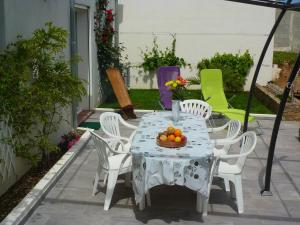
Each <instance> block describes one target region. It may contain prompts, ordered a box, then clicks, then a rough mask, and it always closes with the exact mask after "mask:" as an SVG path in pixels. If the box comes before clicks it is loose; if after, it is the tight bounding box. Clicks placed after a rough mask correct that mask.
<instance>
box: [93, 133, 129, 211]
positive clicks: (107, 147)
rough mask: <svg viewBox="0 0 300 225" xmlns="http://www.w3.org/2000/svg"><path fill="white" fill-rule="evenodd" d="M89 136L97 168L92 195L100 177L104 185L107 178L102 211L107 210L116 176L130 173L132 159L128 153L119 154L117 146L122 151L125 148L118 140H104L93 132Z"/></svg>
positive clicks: (95, 190)
mask: <svg viewBox="0 0 300 225" xmlns="http://www.w3.org/2000/svg"><path fill="white" fill-rule="evenodd" d="M91 134H92V138H93V141H94V144H95V147H96V150H97V155H98V167H97V171H96V175H95V181H94V187H93V195H95V194H96V192H97V187H98V183H99V180H100V176H101V175H104V182H103V183H104V185H105V183H106V178H107V176H108V179H107V188H106V194H105V202H104V210H108V209H109V206H110V202H111V198H112V195H113V192H114V188H115V185H116V182H117V179H118V176H119V175H120V174H125V173H130V172H131V166H132V158H131V155H130V154H128V153H126V154H120V152H119V146H121V148H122V149H124V148H125V146H124V144H123V143H122V142H121V141H120V140H118V139H104V138H102V137H100V136H99V135H98V134H96V133H94V132H93V131H91ZM126 182H128V180H127V181H126Z"/></svg>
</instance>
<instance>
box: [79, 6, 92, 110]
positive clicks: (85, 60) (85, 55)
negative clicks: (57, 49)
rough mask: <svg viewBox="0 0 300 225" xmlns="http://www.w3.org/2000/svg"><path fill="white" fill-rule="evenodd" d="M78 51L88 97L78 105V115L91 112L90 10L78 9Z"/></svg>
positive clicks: (80, 75) (80, 72) (80, 73)
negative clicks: (84, 111) (82, 112)
mask: <svg viewBox="0 0 300 225" xmlns="http://www.w3.org/2000/svg"><path fill="white" fill-rule="evenodd" d="M76 37H77V51H78V55H79V56H80V58H81V60H80V61H79V63H78V77H79V78H81V79H83V80H85V81H86V83H85V88H86V92H87V95H86V96H85V97H83V98H82V100H81V102H79V103H78V108H77V113H79V112H81V111H82V110H90V81H91V79H90V66H89V64H90V63H89V60H90V59H89V9H88V8H84V7H76Z"/></svg>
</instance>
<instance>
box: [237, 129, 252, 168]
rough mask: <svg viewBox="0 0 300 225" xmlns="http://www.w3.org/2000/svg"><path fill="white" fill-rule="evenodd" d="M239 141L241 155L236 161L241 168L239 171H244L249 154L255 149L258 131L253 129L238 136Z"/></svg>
mask: <svg viewBox="0 0 300 225" xmlns="http://www.w3.org/2000/svg"><path fill="white" fill-rule="evenodd" d="M235 140H237V142H240V144H241V147H240V157H238V159H237V160H236V162H235V165H236V166H237V167H238V168H239V170H240V171H239V173H241V172H242V170H243V168H244V165H245V162H246V159H247V156H248V155H249V154H250V153H251V152H252V151H253V150H254V148H255V146H256V142H257V138H256V133H255V132H253V131H247V132H245V133H243V134H242V135H241V136H240V137H238V138H237V139H235Z"/></svg>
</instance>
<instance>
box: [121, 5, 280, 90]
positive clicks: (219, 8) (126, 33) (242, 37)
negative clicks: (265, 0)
mask: <svg viewBox="0 0 300 225" xmlns="http://www.w3.org/2000/svg"><path fill="white" fill-rule="evenodd" d="M118 3H119V31H120V37H119V38H120V42H123V43H124V45H125V47H126V48H127V54H128V56H129V61H130V62H131V63H132V64H133V65H138V64H140V63H141V62H142V57H141V49H145V48H146V46H148V47H151V46H152V41H153V37H154V36H156V37H157V38H158V44H159V45H160V46H161V47H162V48H164V47H166V46H170V44H171V40H172V38H171V36H170V35H169V34H176V38H177V49H176V51H177V55H178V56H180V57H183V58H184V59H186V61H187V62H189V63H191V64H192V66H193V67H194V70H192V71H190V70H189V69H185V70H182V73H183V75H184V76H186V77H190V76H193V75H196V73H197V71H196V69H195V67H196V65H197V63H198V62H199V61H200V60H201V59H203V58H210V57H211V56H213V55H214V54H215V53H217V52H219V53H225V52H226V53H238V52H242V53H243V52H244V51H245V50H247V49H249V51H250V54H251V55H252V56H253V57H254V61H255V65H256V63H257V61H258V58H259V55H260V52H261V50H262V47H263V45H264V42H265V40H266V38H267V35H268V33H269V31H270V30H271V27H272V25H273V23H274V20H275V10H274V9H270V8H264V7H258V6H251V5H246V4H240V3H232V2H227V1H223V0H189V1H182V0H164V1H161V0H151V1H149V0H119V1H118ZM272 52H273V43H271V47H270V49H269V50H268V52H267V55H266V58H265V60H264V62H263V66H262V70H261V74H260V76H259V79H258V83H260V84H266V82H267V81H269V80H271V77H272V72H271V71H272ZM255 65H254V67H255ZM130 72H131V87H132V88H150V87H154V88H156V87H157V85H156V80H155V79H154V80H153V85H151V84H150V83H151V82H150V81H149V80H147V81H146V79H143V78H144V75H145V73H144V72H142V71H140V70H139V69H137V68H134V67H133V68H131V71H130ZM253 73H254V68H252V70H251V72H250V74H249V77H248V81H247V83H246V85H245V89H246V90H248V89H249V86H250V81H251V79H249V78H252V76H253Z"/></svg>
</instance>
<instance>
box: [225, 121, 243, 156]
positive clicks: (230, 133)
mask: <svg viewBox="0 0 300 225" xmlns="http://www.w3.org/2000/svg"><path fill="white" fill-rule="evenodd" d="M226 126H227V134H226V139H234V138H236V137H237V136H238V135H239V134H240V130H241V127H242V124H241V122H240V121H238V120H230V121H229V122H228V123H227V124H226ZM224 149H225V150H226V151H227V152H228V150H229V149H230V145H225V146H224Z"/></svg>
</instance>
